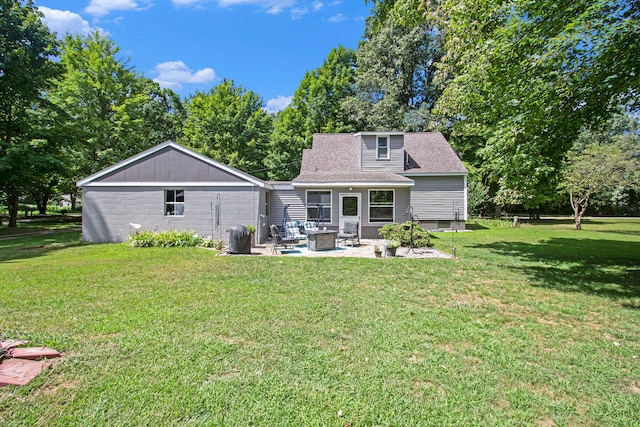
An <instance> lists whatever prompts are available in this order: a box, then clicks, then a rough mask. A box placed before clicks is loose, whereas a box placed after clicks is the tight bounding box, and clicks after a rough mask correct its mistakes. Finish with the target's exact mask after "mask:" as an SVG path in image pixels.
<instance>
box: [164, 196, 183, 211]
mask: <svg viewBox="0 0 640 427" xmlns="http://www.w3.org/2000/svg"><path fill="white" fill-rule="evenodd" d="M164 194H165V196H164V215H165V216H183V215H184V190H165V193H164Z"/></svg>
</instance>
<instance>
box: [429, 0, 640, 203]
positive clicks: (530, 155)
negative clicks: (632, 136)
mask: <svg viewBox="0 0 640 427" xmlns="http://www.w3.org/2000/svg"><path fill="white" fill-rule="evenodd" d="M424 4H425V7H426V10H427V16H428V19H429V22H433V23H434V25H436V26H437V27H438V28H439V29H440V31H441V32H442V33H443V35H444V40H445V51H446V55H445V56H444V58H443V60H442V62H441V64H440V65H439V66H440V70H441V75H440V78H441V79H442V80H441V81H442V82H443V84H446V88H445V89H444V92H443V95H442V97H441V98H440V99H439V101H438V104H437V112H439V113H441V114H443V115H444V116H445V117H446V118H447V120H446V121H444V122H443V124H444V125H446V126H451V127H449V131H450V132H451V133H452V137H451V140H452V142H453V143H454V145H455V146H456V148H458V149H459V150H460V151H463V152H465V153H467V154H468V155H469V157H471V159H473V160H475V161H476V164H477V165H478V166H480V167H481V169H482V173H483V175H484V176H485V177H486V178H487V179H488V180H489V181H490V182H492V184H493V185H494V186H496V187H497V194H496V197H495V199H496V201H497V202H499V203H503V204H524V205H525V206H527V207H530V208H535V207H537V206H538V205H539V204H540V203H543V202H544V201H545V200H547V199H548V198H549V197H551V195H552V194H553V193H555V191H556V184H557V182H558V179H559V177H560V171H561V168H562V165H563V161H564V159H565V156H566V153H567V151H568V150H569V149H570V148H571V146H572V144H573V142H574V141H575V140H576V138H577V136H578V134H579V133H580V131H581V130H582V129H583V127H585V126H586V127H589V126H592V125H594V124H598V123H599V122H601V121H602V120H604V119H606V118H607V117H609V116H610V114H611V111H612V107H611V106H614V105H617V104H618V102H620V101H622V102H627V103H628V104H629V105H634V107H633V108H638V104H637V103H635V101H636V100H637V96H638V89H639V87H640V69H639V66H640V56H638V55H637V52H638V51H639V50H640V34H639V30H640V27H639V26H638V18H639V17H640V5H639V4H638V2H636V1H633V2H629V1H627V0H614V1H608V0H596V1H593V0H571V1H569V0H562V1H557V2H532V1H527V0H516V1H506V0H500V1H492V2H479V1H477V0H442V1H435V0H434V1H430V0H425V1H424ZM634 103H635V104H634ZM470 144H471V145H470Z"/></svg>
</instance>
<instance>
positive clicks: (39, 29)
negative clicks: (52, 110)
mask: <svg viewBox="0 0 640 427" xmlns="http://www.w3.org/2000/svg"><path fill="white" fill-rule="evenodd" d="M56 53H57V45H56V40H55V36H54V35H53V34H52V33H51V32H50V31H49V30H48V29H47V27H46V26H45V25H44V24H43V23H42V21H41V15H40V13H39V12H38V11H37V10H36V9H35V6H34V5H33V2H32V1H30V0H29V1H17V0H13V1H11V0H0V191H3V192H5V193H6V197H7V202H8V207H9V226H10V227H15V226H17V215H18V200H19V197H20V195H21V194H24V193H25V192H26V190H27V189H28V188H29V186H30V185H31V184H32V183H33V182H34V181H35V180H36V178H37V176H38V175H39V174H40V173H43V172H44V170H45V169H51V168H52V167H54V165H55V163H56V158H55V150H56V148H55V146H54V144H52V143H50V141H48V140H43V139H38V135H37V134H38V130H37V129H38V126H37V125H34V122H39V120H38V117H42V116H41V111H42V109H43V108H44V107H45V101H44V98H43V93H44V92H45V91H46V90H47V89H48V88H49V86H50V81H51V79H52V78H53V77H55V75H56V74H57V73H58V67H57V65H56V64H55V63H54V61H52V57H54V56H55V55H56Z"/></svg>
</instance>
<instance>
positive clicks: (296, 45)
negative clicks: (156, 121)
mask: <svg viewBox="0 0 640 427" xmlns="http://www.w3.org/2000/svg"><path fill="white" fill-rule="evenodd" d="M35 4H36V6H38V7H39V8H40V11H41V12H42V13H43V14H44V21H45V23H46V24H47V25H48V26H49V28H51V29H52V30H53V31H56V32H57V33H58V34H59V35H61V36H62V35H63V34H64V33H66V32H72V33H80V34H86V33H88V32H89V31H92V30H98V31H100V32H102V33H104V34H107V35H108V36H109V37H111V38H112V39H113V40H114V42H115V43H116V44H117V45H118V46H119V47H120V49H121V53H122V54H123V55H124V56H126V57H129V58H130V60H131V62H130V65H131V66H133V67H135V69H136V70H137V71H138V72H140V73H143V74H144V75H145V76H146V77H148V78H151V79H154V80H156V81H157V82H159V83H160V84H161V86H163V87H168V88H171V89H173V90H174V91H176V92H177V93H179V94H180V95H181V96H182V97H186V96H188V95H189V94H192V93H194V92H195V91H196V90H200V91H207V90H209V88H211V87H213V86H215V85H217V84H218V83H220V82H221V81H222V79H224V78H227V79H233V80H234V81H235V83H236V84H237V85H240V86H243V87H245V88H246V89H249V90H252V91H254V92H256V93H258V94H259V95H260V96H261V97H262V98H263V99H264V101H265V104H266V107H267V109H268V110H269V111H277V110H280V109H282V108H284V107H285V106H286V105H287V103H288V102H289V101H290V97H291V96H292V95H293V93H294V92H295V90H296V89H297V87H298V85H299V84H300V81H301V80H302V78H303V77H304V73H305V72H306V71H309V70H313V69H315V68H318V67H319V66H320V65H322V62H323V61H324V59H325V58H326V57H327V55H328V54H329V52H330V51H331V49H332V48H333V47H337V46H338V45H342V46H345V47H349V48H354V49H355V48H356V47H357V46H358V41H359V40H360V39H361V37H362V34H363V31H364V25H365V19H366V17H367V16H368V15H369V9H370V7H371V5H370V4H365V2H364V0H343V1H339V0H337V1H336V0H324V1H322V0H156V1H151V0H35Z"/></svg>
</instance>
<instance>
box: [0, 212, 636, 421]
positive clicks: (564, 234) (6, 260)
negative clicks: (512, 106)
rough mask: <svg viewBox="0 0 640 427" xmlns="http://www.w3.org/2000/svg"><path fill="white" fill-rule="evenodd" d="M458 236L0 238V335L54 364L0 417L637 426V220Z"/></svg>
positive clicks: (0, 393)
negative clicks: (210, 241) (364, 248)
mask: <svg viewBox="0 0 640 427" xmlns="http://www.w3.org/2000/svg"><path fill="white" fill-rule="evenodd" d="M473 228H474V229H475V230H474V231H473V232H465V233H462V232H461V233H441V234H437V235H436V238H435V239H434V242H435V244H436V246H437V247H438V248H439V249H442V250H446V251H450V250H451V247H452V246H455V247H456V248H457V251H456V253H457V255H458V258H457V259H454V260H443V259H431V260H430V259H426V260H425V259H349V258H300V257H295V258H287V257H258V256H255V257H246V256H238V257H216V256H214V253H213V252H211V251H208V250H204V249H179V248H172V249H157V248H149V249H140V248H130V247H128V246H126V245H124V244H103V245H86V244H82V243H80V242H79V234H78V233H77V232H66V233H62V234H55V235H45V236H29V237H20V238H17V239H11V240H0V273H1V278H2V279H1V280H2V281H1V284H0V331H1V332H0V334H1V335H2V336H3V337H4V338H22V339H28V340H29V341H30V343H31V344H33V345H48V346H52V347H54V348H56V349H58V350H61V351H63V352H64V353H65V357H64V358H63V359H62V360H60V361H58V362H56V363H55V364H54V365H53V366H52V368H51V369H49V370H48V371H46V372H45V373H44V374H43V375H41V376H40V377H38V378H37V379H36V380H35V381H33V382H32V383H31V384H30V385H29V386H26V387H22V388H15V387H7V388H3V389H0V423H1V424H2V425H3V426H14V425H15V426H25V425H47V426H56V425H60V426H81V425H109V426H124V425H154V426H163V425H229V426H248V425H255V426H289V425H290V426H300V425H310V426H320V425H326V426H346V425H350V426H369V425H394V426H395V425H410V426H413V425H491V426H494V425H504V426H513V425H531V426H553V425H607V426H615V425H619V426H629V425H637V423H638V414H640V394H639V393H640V221H638V220H604V219H602V220H600V219H598V220H596V219H591V220H587V221H585V222H584V223H583V228H584V229H583V230H582V231H576V230H574V229H573V226H572V225H571V223H570V221H541V222H540V223H537V224H535V225H527V224H524V225H522V226H521V227H519V228H517V229H514V228H510V227H506V226H503V225H501V224H500V223H496V222H481V223H480V224H475V225H473Z"/></svg>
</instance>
